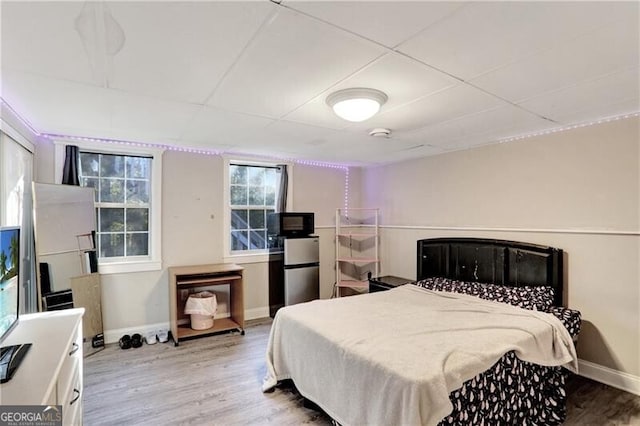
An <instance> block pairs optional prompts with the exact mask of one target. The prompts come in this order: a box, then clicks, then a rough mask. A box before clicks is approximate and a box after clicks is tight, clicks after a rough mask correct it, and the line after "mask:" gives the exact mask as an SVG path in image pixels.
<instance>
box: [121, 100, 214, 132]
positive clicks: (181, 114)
mask: <svg viewBox="0 0 640 426" xmlns="http://www.w3.org/2000/svg"><path fill="white" fill-rule="evenodd" d="M110 96H111V98H112V105H113V107H112V108H113V109H112V113H111V130H112V131H114V132H117V133H118V134H120V135H122V138H125V139H126V138H129V139H133V140H144V139H147V140H150V141H158V142H165V141H170V140H173V139H177V138H179V137H180V135H181V134H182V132H183V130H184V129H185V127H186V126H187V124H188V123H189V122H190V121H191V119H192V118H193V117H194V116H195V115H196V114H197V112H198V111H199V110H200V109H201V108H202V107H201V106H198V105H193V104H186V103H178V102H170V101H165V100H162V99H155V98H150V97H147V96H138V95H131V94H129V93H127V92H119V91H114V90H112V91H110ZM127 135H129V136H128V137H127Z"/></svg>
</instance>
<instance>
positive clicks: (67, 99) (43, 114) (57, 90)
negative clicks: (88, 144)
mask: <svg viewBox="0 0 640 426" xmlns="http://www.w3.org/2000/svg"><path fill="white" fill-rule="evenodd" d="M1 95H2V98H3V99H5V100H6V101H7V102H8V103H9V104H10V105H11V106H12V107H13V108H14V109H15V110H16V111H17V112H18V114H20V115H21V116H22V117H23V118H25V119H26V120H27V121H28V122H30V123H31V125H33V127H35V129H36V130H38V131H40V132H42V133H68V132H71V133H72V134H74V135H83V136H92V135H96V134H99V135H100V136H103V137H104V135H105V133H106V132H108V131H109V129H110V127H111V111H112V102H111V97H110V96H109V92H108V90H106V89H102V88H99V87H96V86H91V85H86V84H80V83H75V82H71V81H66V80H58V79H52V78H47V77H43V76H41V75H37V74H32V73H26V72H17V71H13V70H6V69H5V70H3V73H2V94H1ZM72 129H73V131H71V130H72Z"/></svg>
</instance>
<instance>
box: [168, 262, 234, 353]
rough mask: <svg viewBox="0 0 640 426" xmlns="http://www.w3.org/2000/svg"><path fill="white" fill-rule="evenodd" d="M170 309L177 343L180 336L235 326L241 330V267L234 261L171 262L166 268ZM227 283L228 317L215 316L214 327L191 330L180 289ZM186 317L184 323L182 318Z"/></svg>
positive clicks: (199, 334) (202, 334)
mask: <svg viewBox="0 0 640 426" xmlns="http://www.w3.org/2000/svg"><path fill="white" fill-rule="evenodd" d="M168 270H169V310H170V323H171V335H172V336H173V342H174V344H175V345H176V346H178V344H179V342H180V340H183V339H188V338H194V337H199V336H205V335H210V334H214V333H219V332H221V331H229V330H237V331H239V332H240V334H244V294H243V293H244V289H243V281H242V271H243V270H244V268H243V267H241V266H238V265H235V264H233V263H220V264H211V265H193V266H172V267H170V268H169V269H168ZM227 284H228V285H229V311H230V312H229V313H230V317H229V318H214V321H213V327H212V328H209V329H206V330H193V329H192V328H191V327H190V324H189V320H190V316H189V315H187V314H185V313H184V304H185V302H186V299H185V298H184V297H181V296H182V295H183V290H186V291H188V292H190V293H191V292H193V289H194V288H196V287H211V286H216V285H227ZM184 320H186V322H187V323H186V324H185V321H184Z"/></svg>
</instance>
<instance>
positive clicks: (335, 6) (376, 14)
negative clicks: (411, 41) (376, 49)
mask: <svg viewBox="0 0 640 426" xmlns="http://www.w3.org/2000/svg"><path fill="white" fill-rule="evenodd" d="M283 4H284V5H285V6H286V7H290V8H292V9H295V10H299V11H301V12H304V13H306V14H308V15H311V16H314V17H316V18H318V19H321V20H323V21H326V22H330V23H331V24H333V25H336V26H338V27H340V28H345V29H348V30H349V31H351V32H354V33H356V34H360V35H361V36H363V37H365V38H368V39H370V40H374V41H376V42H378V43H380V44H383V45H385V46H387V47H394V46H396V45H398V44H399V43H401V42H402V41H404V40H406V39H408V38H409V37H411V36H413V35H415V34H417V33H418V32H420V31H421V30H422V29H423V28H427V27H428V26H430V25H432V24H433V23H434V22H437V21H439V20H440V19H442V18H444V17H445V16H447V15H449V14H451V13H452V12H453V11H455V10H456V9H458V8H460V7H462V5H463V3H458V2H353V1H350V2H346V1H345V2H340V1H338V2H311V1H304V2H296V1H286V2H283Z"/></svg>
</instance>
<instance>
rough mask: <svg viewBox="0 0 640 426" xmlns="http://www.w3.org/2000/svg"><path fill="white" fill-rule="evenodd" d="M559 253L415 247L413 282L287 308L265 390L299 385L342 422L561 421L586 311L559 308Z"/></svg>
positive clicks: (448, 242) (275, 330) (475, 244)
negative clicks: (285, 382)
mask: <svg viewBox="0 0 640 426" xmlns="http://www.w3.org/2000/svg"><path fill="white" fill-rule="evenodd" d="M563 275H564V274H563V253H562V250H559V249H556V248H552V247H546V246H540V245H534V244H528V243H520V242H513V241H502V240H489V239H471V238H447V239H444V238H437V239H428V240H420V241H418V244H417V281H416V282H415V283H412V284H408V285H405V286H401V287H398V288H395V289H392V290H389V291H385V292H378V293H370V294H366V295H360V296H354V297H346V298H339V299H331V300H318V301H313V302H309V303H305V304H299V305H293V306H288V307H286V308H284V309H281V310H280V311H279V312H278V314H277V315H276V317H275V318H274V322H273V326H272V329H271V335H270V339H269V344H268V348H267V376H266V377H265V380H264V383H263V390H264V391H268V390H270V389H273V388H274V387H275V386H276V385H277V384H278V383H279V382H280V381H283V380H289V379H290V380H292V381H293V382H294V384H295V386H296V388H297V389H298V391H299V392H300V393H301V394H302V395H303V396H304V397H305V398H307V399H309V400H310V401H312V402H313V403H314V404H316V405H318V406H319V407H320V408H321V409H323V410H324V411H325V412H326V413H327V414H328V415H329V416H331V417H332V418H333V419H334V420H335V421H336V422H338V423H340V424H343V425H351V424H427V425H429V424H442V425H445V424H560V423H562V421H563V420H564V417H565V402H566V394H565V391H564V384H565V379H566V375H567V372H568V371H577V358H576V354H575V347H574V341H575V339H576V337H577V335H578V333H579V327H580V314H579V312H577V311H573V310H570V309H566V308H563V307H562V299H563Z"/></svg>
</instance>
